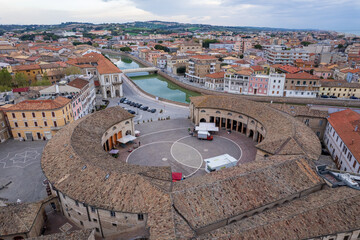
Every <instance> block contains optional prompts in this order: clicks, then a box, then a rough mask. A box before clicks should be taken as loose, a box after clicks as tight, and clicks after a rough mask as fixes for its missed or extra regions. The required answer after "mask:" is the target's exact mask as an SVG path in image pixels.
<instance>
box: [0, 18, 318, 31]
mask: <svg viewBox="0 0 360 240" xmlns="http://www.w3.org/2000/svg"><path fill="white" fill-rule="evenodd" d="M74 28H84V29H85V30H89V29H97V30H100V29H107V30H113V31H114V30H116V29H121V30H122V31H123V32H125V33H134V34H137V33H142V34H144V33H163V34H167V33H179V32H207V31H230V32H235V33H241V32H243V33H249V32H254V33H256V32H260V31H267V32H287V31H314V29H288V28H270V27H249V26H216V25H209V24H190V23H178V22H164V21H156V20H155V21H145V22H141V21H136V22H127V23H104V24H93V23H80V22H65V23H61V24H55V25H36V24H32V25H0V33H1V31H3V32H4V31H17V32H26V31H46V30H56V29H65V30H70V29H74Z"/></svg>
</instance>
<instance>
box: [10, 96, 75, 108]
mask: <svg viewBox="0 0 360 240" xmlns="http://www.w3.org/2000/svg"><path fill="white" fill-rule="evenodd" d="M69 102H71V100H70V99H68V98H64V97H57V98H56V99H54V100H25V101H22V102H19V103H17V104H15V105H14V106H12V107H9V108H7V109H6V111H9V112H11V111H41V110H52V109H58V108H62V107H64V106H65V105H66V104H68V103H69Z"/></svg>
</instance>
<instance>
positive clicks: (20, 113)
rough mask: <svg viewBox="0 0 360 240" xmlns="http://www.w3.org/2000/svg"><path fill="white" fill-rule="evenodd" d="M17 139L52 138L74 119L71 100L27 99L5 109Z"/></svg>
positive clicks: (58, 98) (59, 98)
mask: <svg viewBox="0 0 360 240" xmlns="http://www.w3.org/2000/svg"><path fill="white" fill-rule="evenodd" d="M5 112H6V115H7V118H8V121H9V125H10V128H11V132H12V135H13V137H14V138H15V139H20V140H21V139H24V140H42V139H51V138H52V137H53V136H54V135H55V134H56V133H57V131H59V130H60V129H61V128H62V127H64V126H65V125H67V124H69V123H71V122H72V121H74V116H73V113H72V106H71V100H70V99H68V98H64V97H57V98H56V99H54V100H25V101H22V102H20V103H17V104H15V105H14V106H12V107H9V108H7V109H5Z"/></svg>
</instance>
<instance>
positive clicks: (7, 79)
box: [0, 68, 12, 87]
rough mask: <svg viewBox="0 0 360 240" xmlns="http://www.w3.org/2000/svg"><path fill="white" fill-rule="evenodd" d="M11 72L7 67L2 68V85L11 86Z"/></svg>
mask: <svg viewBox="0 0 360 240" xmlns="http://www.w3.org/2000/svg"><path fill="white" fill-rule="evenodd" d="M11 79H12V77H11V74H10V73H9V72H8V70H7V69H6V68H3V69H1V71H0V85H1V86H7V87H10V86H11Z"/></svg>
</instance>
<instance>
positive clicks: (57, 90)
mask: <svg viewBox="0 0 360 240" xmlns="http://www.w3.org/2000/svg"><path fill="white" fill-rule="evenodd" d="M55 93H56V94H59V93H60V91H59V85H57V84H56V85H55Z"/></svg>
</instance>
